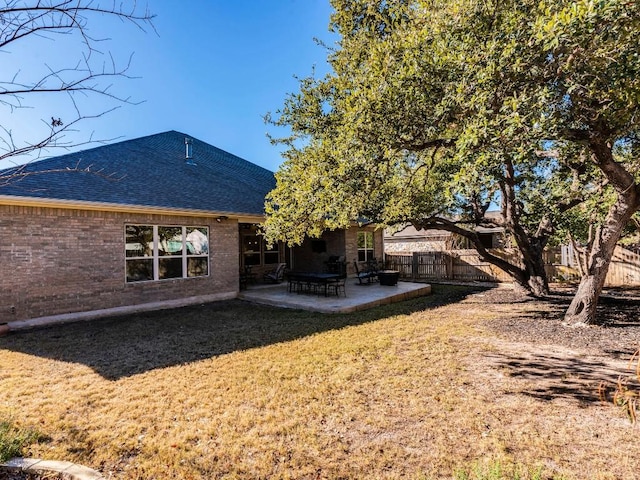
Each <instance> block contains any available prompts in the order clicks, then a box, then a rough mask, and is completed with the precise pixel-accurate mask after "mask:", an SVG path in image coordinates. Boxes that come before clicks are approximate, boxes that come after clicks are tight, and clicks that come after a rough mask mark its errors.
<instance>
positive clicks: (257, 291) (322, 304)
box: [238, 278, 431, 313]
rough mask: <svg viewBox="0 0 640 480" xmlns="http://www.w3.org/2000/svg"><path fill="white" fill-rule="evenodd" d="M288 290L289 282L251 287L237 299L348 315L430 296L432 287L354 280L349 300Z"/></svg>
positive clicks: (349, 285)
mask: <svg viewBox="0 0 640 480" xmlns="http://www.w3.org/2000/svg"><path fill="white" fill-rule="evenodd" d="M287 287H288V285H287V282H283V283H280V284H277V285H249V288H248V289H247V290H243V291H241V292H240V294H239V296H238V298H240V299H241V300H246V301H248V302H253V303H259V304H264V305H273V306H276V307H283V308H298V309H301V310H309V311H313V312H321V313H349V312H355V311H358V310H365V309H368V308H373V307H377V306H379V305H385V304H388V303H395V302H402V301H404V300H408V299H410V298H415V297H421V296H423V295H429V294H430V293H431V285H429V284H427V283H413V282H398V284H397V285H395V286H385V285H380V284H379V283H371V284H364V285H359V284H358V281H357V279H355V278H348V279H347V282H346V286H345V290H346V294H347V295H346V297H345V296H342V295H341V296H340V297H336V296H335V295H333V296H329V297H325V296H323V295H313V294H305V293H295V292H292V293H290V292H289V291H288V288H287Z"/></svg>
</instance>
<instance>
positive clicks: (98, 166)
mask: <svg viewBox="0 0 640 480" xmlns="http://www.w3.org/2000/svg"><path fill="white" fill-rule="evenodd" d="M18 168H19V169H23V170H22V171H23V172H24V173H29V175H26V176H18V177H16V178H15V179H14V180H13V181H11V182H9V183H8V184H6V185H1V186H0V271H1V272H2V276H1V277H0V292H1V297H0V322H3V321H17V320H26V319H42V318H43V317H45V320H65V319H67V318H83V317H84V318H91V317H94V316H101V315H110V314H116V313H127V312H131V311H134V310H143V309H154V308H164V307H171V306H179V305H186V304H192V303H202V302H208V301H215V300H223V299H230V298H235V297H236V296H237V295H238V289H239V272H240V271H241V270H242V269H244V267H245V266H246V265H251V266H252V268H253V270H254V273H257V274H258V275H257V276H258V277H259V278H261V275H260V274H261V273H263V272H265V271H267V270H270V269H272V268H273V267H275V265H276V264H277V263H281V262H286V263H287V264H288V265H289V266H290V267H292V268H296V267H298V268H300V269H302V268H303V267H311V268H316V266H317V267H318V268H319V266H320V265H321V264H322V262H323V261H324V260H323V258H324V257H325V256H327V255H346V256H348V257H354V258H355V257H356V256H358V255H360V254H362V255H364V256H370V255H373V254H374V253H378V254H379V255H380V256H381V255H382V235H381V232H380V231H378V232H377V233H376V235H378V236H379V239H378V240H377V245H376V244H375V243H374V241H373V234H371V233H365V232H371V231H373V229H372V228H368V229H355V228H354V229H349V230H348V231H346V232H345V231H336V232H327V233H326V234H325V236H326V238H325V237H323V239H321V240H316V241H313V240H310V241H308V242H306V244H305V245H303V246H302V247H300V248H297V249H288V248H286V247H285V246H284V245H276V246H275V247H273V248H271V249H268V248H267V245H266V244H265V243H264V241H263V240H262V238H261V237H260V236H259V235H258V232H257V224H258V223H260V222H262V221H263V219H264V200H265V195H266V194H267V193H268V192H269V191H270V190H271V189H273V188H274V186H275V178H274V175H273V173H272V172H270V171H268V170H266V169H264V168H262V167H259V166H257V165H254V164H252V163H250V162H248V161H246V160H243V159H241V158H239V157H237V156H235V155H232V154H230V153H227V152H225V151H223V150H220V149H218V148H216V147H214V146H212V145H209V144H207V143H204V142H201V141H199V140H197V139H193V138H191V137H189V136H188V135H185V134H183V133H180V132H176V131H169V132H165V133H160V134H156V135H150V136H147V137H142V138H137V139H133V140H128V141H124V142H119V143H114V144H111V145H105V146H100V147H97V148H92V149H89V150H85V151H81V152H76V153H71V154H67V155H63V156H59V157H55V158H50V159H46V160H41V161H38V162H33V163H31V164H29V165H27V166H25V167H18ZM65 169H70V171H65ZM12 171H14V172H15V171H17V169H8V170H4V171H2V172H0V176H2V175H4V176H6V175H7V174H10V173H11V172H12ZM360 237H366V238H364V239H363V246H362V248H358V245H357V240H358V238H360ZM368 240H370V243H372V245H369V244H367V241H368ZM322 241H324V242H325V243H324V252H321V251H319V250H320V249H321V247H320V245H321V243H314V242H322ZM314 245H316V247H317V248H316V247H314ZM369 247H370V248H369ZM309 248H310V249H311V252H310V253H309V252H308V250H309ZM314 248H315V250H314ZM297 255H298V256H299V258H300V260H297V259H296V258H297ZM349 260H351V258H349Z"/></svg>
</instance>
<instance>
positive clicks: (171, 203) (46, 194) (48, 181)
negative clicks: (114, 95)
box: [0, 130, 275, 215]
mask: <svg viewBox="0 0 640 480" xmlns="http://www.w3.org/2000/svg"><path fill="white" fill-rule="evenodd" d="M185 138H192V139H193V144H192V145H193V149H192V151H193V162H194V163H195V165H190V164H189V163H188V162H187V160H186V152H185ZM76 166H77V167H79V168H80V169H88V170H90V172H91V173H85V172H61V173H51V172H48V173H43V174H38V175H29V176H26V177H24V178H23V179H22V180H20V181H14V182H10V183H9V184H8V185H5V186H0V195H12V196H13V195H15V196H22V197H34V198H49V199H58V200H72V201H87V202H104V203H111V204H118V205H135V206H142V207H145V206H148V207H162V208H177V209H182V210H205V211H212V212H229V213H243V214H257V215H262V214H263V213H264V199H265V196H266V194H267V193H268V192H269V191H270V190H272V189H273V188H274V187H275V178H274V175H273V172H270V171H269V170H266V169H264V168H262V167H259V166H258V165H255V164H253V163H251V162H248V161H246V160H244V159H242V158H240V157H237V156H235V155H232V154H230V153H228V152H225V151H224V150H220V149H219V148H217V147H214V146H213V145H209V144H208V143H205V142H202V141H200V140H197V139H195V138H193V137H190V136H189V135H185V134H183V133H180V132H176V131H173V130H172V131H169V132H164V133H159V134H156V135H150V136H147V137H141V138H136V139H133V140H126V141H123V142H118V143H113V144H110V145H104V146H100V147H97V148H92V149H89V150H84V151H80V152H75V153H70V154H67V155H61V156H58V157H53V158H49V159H46V160H40V161H37V162H33V163H31V164H29V165H27V166H26V167H25V169H26V170H27V171H29V172H39V171H40V172H42V171H50V170H59V169H65V168H75V167H76ZM10 170H11V169H7V170H4V171H2V172H0V175H2V174H3V173H5V174H6V173H7V172H8V171H10ZM96 172H100V174H96ZM111 174H112V177H111V178H106V176H107V175H111Z"/></svg>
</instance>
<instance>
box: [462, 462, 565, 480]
mask: <svg viewBox="0 0 640 480" xmlns="http://www.w3.org/2000/svg"><path fill="white" fill-rule="evenodd" d="M454 478H455V480H542V479H551V478H553V479H554V480H562V479H563V478H564V477H561V476H555V475H554V476H550V474H549V473H547V472H545V469H544V468H542V467H536V468H528V467H524V466H522V465H519V464H510V463H507V464H504V463H502V462H499V461H492V462H489V463H486V462H484V463H481V462H476V463H474V464H473V465H472V466H471V467H469V468H462V469H459V470H456V472H455V474H454Z"/></svg>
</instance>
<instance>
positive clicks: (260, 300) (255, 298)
mask: <svg viewBox="0 0 640 480" xmlns="http://www.w3.org/2000/svg"><path fill="white" fill-rule="evenodd" d="M358 288H364V289H366V288H368V287H367V286H362V287H358ZM384 288H388V289H393V288H394V287H393V286H389V287H384ZM430 294H431V285H429V284H426V283H425V284H421V286H420V287H419V288H415V289H412V290H408V291H402V292H397V293H394V294H391V295H386V296H384V297H382V298H376V299H372V300H369V301H364V302H361V303H356V304H350V305H345V306H337V305H335V304H334V305H322V304H315V305H314V304H309V303H308V302H304V303H301V302H299V301H297V300H291V301H289V300H288V299H286V298H282V297H278V298H271V297H270V296H269V295H259V294H255V293H253V294H252V293H251V292H248V293H247V292H241V293H240V295H239V296H238V298H239V299H240V300H244V301H247V302H250V303H255V304H258V305H269V306H272V307H279V308H291V309H297V310H305V311H310V312H318V313H328V314H331V313H352V312H358V311H361V310H367V309H370V308H374V307H378V306H381V305H388V304H390V303H396V302H402V301H405V300H409V299H412V298H416V297H421V296H424V295H430Z"/></svg>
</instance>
